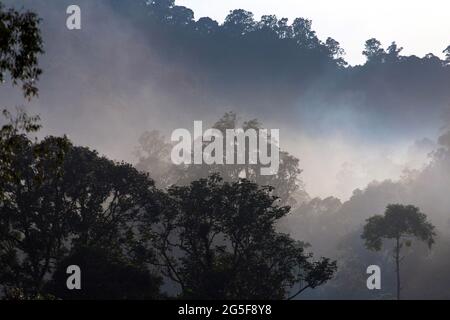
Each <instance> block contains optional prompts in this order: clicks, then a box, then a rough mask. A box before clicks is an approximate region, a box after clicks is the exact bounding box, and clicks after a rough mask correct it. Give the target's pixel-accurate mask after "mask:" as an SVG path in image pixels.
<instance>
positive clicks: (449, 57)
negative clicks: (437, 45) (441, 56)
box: [443, 46, 450, 65]
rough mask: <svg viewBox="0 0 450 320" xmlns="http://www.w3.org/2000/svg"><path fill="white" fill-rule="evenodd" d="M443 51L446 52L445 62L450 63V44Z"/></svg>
mask: <svg viewBox="0 0 450 320" xmlns="http://www.w3.org/2000/svg"><path fill="white" fill-rule="evenodd" d="M443 53H445V63H446V64H447V65H448V64H450V46H448V47H447V48H445V50H444V51H443Z"/></svg>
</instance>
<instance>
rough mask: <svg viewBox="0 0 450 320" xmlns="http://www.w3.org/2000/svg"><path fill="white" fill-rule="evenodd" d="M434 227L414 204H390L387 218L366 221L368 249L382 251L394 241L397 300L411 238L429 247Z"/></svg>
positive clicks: (380, 217)
mask: <svg viewBox="0 0 450 320" xmlns="http://www.w3.org/2000/svg"><path fill="white" fill-rule="evenodd" d="M434 236H435V233H434V226H433V225H432V224H431V223H430V222H428V221H427V216H426V215H425V214H423V213H422V212H420V209H419V208H417V207H414V206H412V205H408V206H404V205H401V204H390V205H388V206H387V208H386V211H385V213H384V216H381V215H376V216H373V217H371V218H369V219H367V224H366V225H365V226H364V232H363V234H362V238H363V239H364V241H365V246H366V247H367V249H369V250H373V251H379V250H381V248H382V244H383V239H393V240H394V241H395V246H394V259H395V271H396V275H397V299H398V300H400V297H401V295H400V291H401V283H400V262H401V260H402V259H403V258H402V257H401V249H402V247H403V246H404V245H405V246H410V245H411V237H412V238H417V239H419V240H421V241H424V242H426V243H427V244H428V246H429V248H431V246H432V245H433V243H434Z"/></svg>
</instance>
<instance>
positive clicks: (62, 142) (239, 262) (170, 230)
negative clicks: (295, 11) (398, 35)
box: [0, 0, 450, 300]
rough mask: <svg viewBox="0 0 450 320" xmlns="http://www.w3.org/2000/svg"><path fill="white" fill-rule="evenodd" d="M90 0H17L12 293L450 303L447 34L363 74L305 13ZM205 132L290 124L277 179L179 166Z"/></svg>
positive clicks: (379, 60) (6, 167)
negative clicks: (184, 132)
mask: <svg viewBox="0 0 450 320" xmlns="http://www.w3.org/2000/svg"><path fill="white" fill-rule="evenodd" d="M77 2H78V5H79V6H80V7H81V8H82V14H83V20H82V28H81V29H80V30H68V29H67V28H66V18H67V14H66V8H67V7H68V6H69V5H71V4H72V3H70V2H69V1H66V0H63V1H45V0H34V1H31V0H30V1H28V0H21V1H10V0H1V1H0V81H1V85H0V103H1V105H0V107H1V108H2V109H3V113H2V115H1V120H0V299H7V300H35V299H50V300H54V299H63V300H66V299H155V300H160V299H261V300H283V299H289V300H291V299H450V289H449V287H450V271H449V270H450V197H449V195H448V192H449V191H450V37H449V39H448V40H449V43H448V44H449V46H448V47H447V48H442V55H441V56H440V57H438V56H436V55H434V54H431V53H430V54H427V55H425V56H423V57H418V56H415V55H411V56H405V55H402V47H401V46H400V44H397V43H396V42H392V43H388V44H384V43H381V42H380V41H378V40H377V39H376V38H371V39H368V40H367V41H366V42H365V43H361V51H362V54H363V55H364V56H365V60H366V61H365V63H364V64H361V65H350V64H349V63H348V62H347V61H346V58H345V50H344V49H345V48H342V47H341V45H340V44H339V42H338V40H335V39H333V38H331V37H328V38H326V39H319V37H318V35H317V34H316V32H315V31H314V29H313V21H311V20H309V19H307V18H297V19H295V20H292V19H291V20H292V21H291V20H288V19H287V18H283V17H276V16H275V15H264V16H262V17H261V18H260V19H258V18H256V17H255V16H254V15H253V14H252V13H251V12H249V11H246V10H242V9H236V10H232V11H231V12H229V14H228V16H227V17H226V19H225V21H224V22H223V23H219V22H217V21H215V20H213V19H211V18H208V17H200V18H199V17H195V18H194V12H193V11H192V10H191V9H189V8H186V7H183V6H179V5H177V4H176V3H175V1H174V0H151V1H146V0H135V1H120V0H98V1H88V0H80V1H77ZM348 32H352V30H348ZM374 36H376V35H374ZM430 36H432V35H430ZM449 36H450V35H449ZM194 120H202V121H204V122H205V123H208V124H209V125H210V127H211V128H215V129H217V130H219V131H221V132H225V131H226V130H227V129H234V128H244V129H249V128H251V129H255V130H258V129H263V128H279V129H280V145H281V151H280V163H279V170H278V172H277V173H276V174H274V175H261V174H260V170H259V169H260V167H261V164H231V165H218V164H217V165H207V164H185V165H175V164H173V162H172V161H171V158H170V155H171V150H172V147H173V142H171V140H170V134H171V132H172V131H173V130H174V129H177V128H191V127H192V123H193V121H194ZM246 156H248V155H246ZM72 265H77V266H79V267H80V269H81V270H82V273H81V274H82V289H81V290H69V289H68V286H67V282H66V281H67V279H68V277H69V274H68V273H67V268H68V267H69V266H72ZM372 265H376V266H379V269H380V270H381V286H380V288H377V289H375V290H369V289H368V286H367V282H366V281H367V279H368V277H369V276H370V274H368V273H367V268H368V267H369V266H372Z"/></svg>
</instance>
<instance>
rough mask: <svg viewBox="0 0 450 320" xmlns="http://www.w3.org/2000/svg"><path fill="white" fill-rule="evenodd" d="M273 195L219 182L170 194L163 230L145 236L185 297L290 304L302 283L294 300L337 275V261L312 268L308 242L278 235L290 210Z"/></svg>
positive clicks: (198, 183)
mask: <svg viewBox="0 0 450 320" xmlns="http://www.w3.org/2000/svg"><path fill="white" fill-rule="evenodd" d="M271 191H272V188H270V187H262V188H260V187H258V185H257V184H255V183H252V182H250V181H248V180H245V179H244V180H240V181H237V182H232V183H229V182H224V181H222V179H221V178H220V177H219V176H218V175H212V176H210V177H209V178H208V179H200V180H198V181H194V182H192V183H191V184H190V185H189V186H185V187H177V186H174V187H171V188H170V189H169V190H168V195H167V198H166V199H165V201H164V202H163V203H162V205H163V208H164V210H163V211H162V216H161V219H160V220H159V223H158V224H157V225H156V226H155V227H152V222H151V221H150V224H149V225H148V224H145V223H144V224H143V226H142V232H143V233H144V234H146V237H147V238H148V239H149V240H151V241H150V242H149V243H150V245H151V246H155V248H156V250H157V255H158V257H159V260H158V262H157V265H158V266H160V267H161V268H162V272H163V274H164V275H165V276H167V277H168V278H170V279H171V280H173V281H174V282H175V283H177V284H178V285H179V286H180V288H181V293H180V297H182V298H190V299H192V298H193V299H283V298H286V297H287V295H288V293H289V292H290V290H291V289H292V288H293V287H294V286H295V285H296V284H299V285H300V288H299V289H298V290H296V291H295V294H293V295H292V297H291V298H293V297H295V296H296V295H298V294H300V293H301V292H303V291H304V290H306V289H307V288H315V287H317V286H320V285H321V284H323V283H325V282H326V281H327V280H329V279H330V278H331V277H332V276H333V274H334V272H335V271H336V263H335V262H332V261H330V260H329V259H326V258H322V259H321V260H319V261H316V262H314V261H311V257H312V256H311V254H308V253H306V252H305V249H304V246H303V244H302V243H298V242H296V241H294V240H292V239H291V238H290V237H289V236H287V235H284V234H279V233H277V232H276V231H275V229H274V227H275V223H276V222H277V221H278V220H279V219H280V218H282V217H283V216H284V215H286V214H287V213H288V211H289V207H279V206H277V205H275V204H274V202H275V201H276V199H277V198H276V197H274V196H272V195H271ZM143 221H144V222H145V221H146V217H145V215H144V216H143Z"/></svg>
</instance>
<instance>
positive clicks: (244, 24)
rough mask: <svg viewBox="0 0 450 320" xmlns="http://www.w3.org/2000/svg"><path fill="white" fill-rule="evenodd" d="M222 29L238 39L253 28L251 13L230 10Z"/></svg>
mask: <svg viewBox="0 0 450 320" xmlns="http://www.w3.org/2000/svg"><path fill="white" fill-rule="evenodd" d="M223 28H224V29H225V30H226V31H227V32H228V33H229V34H230V35H231V36H235V37H240V36H242V35H244V34H246V33H248V32H250V31H253V30H254V28H255V21H254V20H253V13H251V12H249V11H245V10H242V9H237V10H232V11H230V13H229V14H228V16H227V17H226V18H225V22H224V23H223Z"/></svg>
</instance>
